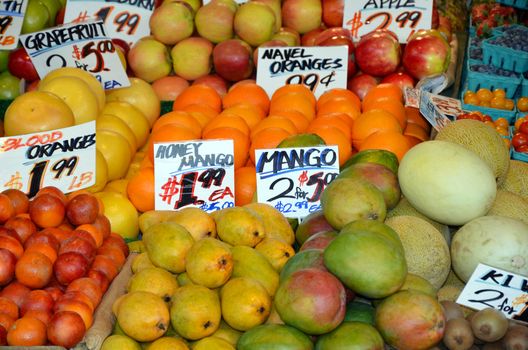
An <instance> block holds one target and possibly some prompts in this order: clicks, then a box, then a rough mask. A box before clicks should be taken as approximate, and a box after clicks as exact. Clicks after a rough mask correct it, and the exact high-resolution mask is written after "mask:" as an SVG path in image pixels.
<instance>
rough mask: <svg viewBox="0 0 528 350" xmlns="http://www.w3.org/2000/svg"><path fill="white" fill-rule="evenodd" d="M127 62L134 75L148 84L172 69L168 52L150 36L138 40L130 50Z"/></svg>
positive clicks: (167, 73)
mask: <svg viewBox="0 0 528 350" xmlns="http://www.w3.org/2000/svg"><path fill="white" fill-rule="evenodd" d="M127 61H128V65H129V66H130V69H131V70H132V71H133V72H134V75H135V76H136V77H138V78H140V79H143V80H145V81H147V82H149V83H150V82H153V81H154V80H156V79H159V78H162V77H165V76H167V75H169V73H170V72H171V68H172V67H171V58H170V54H169V50H168V49H167V47H166V46H165V44H163V43H162V42H160V41H158V40H156V39H155V38H154V37H152V36H146V37H143V38H141V39H139V40H138V41H137V42H136V43H135V44H134V46H132V47H131V48H130V51H129V52H128V56H127Z"/></svg>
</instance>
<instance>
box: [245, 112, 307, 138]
mask: <svg viewBox="0 0 528 350" xmlns="http://www.w3.org/2000/svg"><path fill="white" fill-rule="evenodd" d="M267 128H281V129H284V130H286V131H287V132H288V133H290V134H291V135H295V134H297V128H296V127H295V124H293V122H292V121H291V120H289V119H288V118H286V117H281V116H279V115H272V116H269V117H267V118H264V119H262V120H261V121H260V122H259V123H258V124H257V125H255V127H254V128H253V129H252V130H251V137H253V135H255V134H256V133H258V132H259V131H260V130H262V129H267Z"/></svg>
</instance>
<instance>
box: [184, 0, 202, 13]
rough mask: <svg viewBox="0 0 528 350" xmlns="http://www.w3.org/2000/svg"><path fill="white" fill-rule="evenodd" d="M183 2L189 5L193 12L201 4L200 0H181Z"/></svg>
mask: <svg viewBox="0 0 528 350" xmlns="http://www.w3.org/2000/svg"><path fill="white" fill-rule="evenodd" d="M183 2H184V3H186V4H189V5H190V6H191V8H192V10H193V13H196V11H198V9H199V8H200V6H202V0H183Z"/></svg>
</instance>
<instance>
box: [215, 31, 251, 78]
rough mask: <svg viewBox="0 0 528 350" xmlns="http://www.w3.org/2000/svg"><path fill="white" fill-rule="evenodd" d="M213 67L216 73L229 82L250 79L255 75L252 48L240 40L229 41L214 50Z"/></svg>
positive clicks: (223, 42)
mask: <svg viewBox="0 0 528 350" xmlns="http://www.w3.org/2000/svg"><path fill="white" fill-rule="evenodd" d="M213 65H214V69H215V71H216V73H217V74H218V75H219V76H221V77H222V78H224V79H226V80H229V81H239V80H242V79H246V78H249V77H250V76H251V74H252V73H253V52H252V50H251V46H249V45H248V44H247V43H246V42H245V41H242V40H240V39H229V40H226V41H222V42H221V43H219V44H217V45H216V46H215V48H214V49H213Z"/></svg>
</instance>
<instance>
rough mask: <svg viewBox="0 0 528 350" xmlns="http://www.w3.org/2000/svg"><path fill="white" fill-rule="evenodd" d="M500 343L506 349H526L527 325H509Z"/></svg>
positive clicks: (527, 342)
mask: <svg viewBox="0 0 528 350" xmlns="http://www.w3.org/2000/svg"><path fill="white" fill-rule="evenodd" d="M502 344H503V345H504V349H506V350H528V327H525V326H521V325H520V324H516V325H510V328H509V329H508V331H507V332H506V335H505V336H504V338H502Z"/></svg>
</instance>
